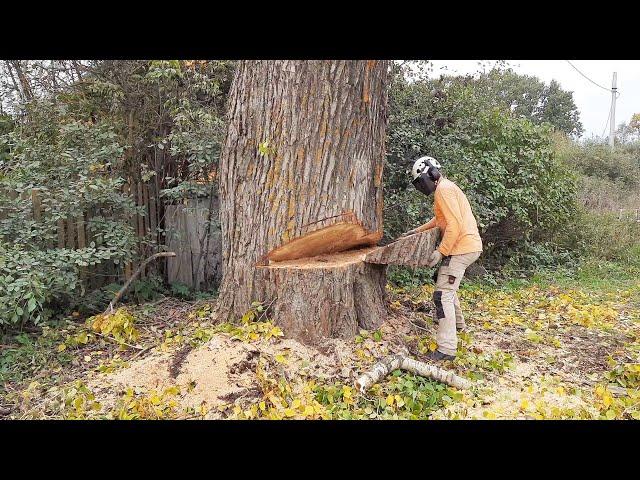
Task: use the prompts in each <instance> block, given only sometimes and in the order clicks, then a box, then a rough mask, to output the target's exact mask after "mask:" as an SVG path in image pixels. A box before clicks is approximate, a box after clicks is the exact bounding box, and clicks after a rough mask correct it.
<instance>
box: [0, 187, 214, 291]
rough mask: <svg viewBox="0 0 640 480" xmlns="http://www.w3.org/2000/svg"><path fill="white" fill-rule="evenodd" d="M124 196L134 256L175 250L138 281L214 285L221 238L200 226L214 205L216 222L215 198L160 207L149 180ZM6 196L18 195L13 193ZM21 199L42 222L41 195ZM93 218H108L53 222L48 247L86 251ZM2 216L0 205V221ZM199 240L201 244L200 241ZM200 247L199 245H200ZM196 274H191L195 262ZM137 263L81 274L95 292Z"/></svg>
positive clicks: (108, 265) (127, 189)
mask: <svg viewBox="0 0 640 480" xmlns="http://www.w3.org/2000/svg"><path fill="white" fill-rule="evenodd" d="M124 193H125V194H127V195H129V196H130V197H131V198H132V199H133V200H134V202H135V204H136V206H138V207H141V213H136V214H134V215H130V216H129V218H127V219H126V221H128V222H130V225H131V227H132V228H133V231H134V232H135V235H136V238H137V239H138V254H139V257H140V259H141V260H143V259H144V258H147V257H148V256H150V255H152V254H153V253H156V252H157V251H158V250H159V247H158V246H159V245H166V246H167V248H168V249H169V250H171V251H174V252H176V254H177V256H176V257H175V258H170V259H168V260H165V261H159V262H156V263H155V264H152V265H149V266H148V267H146V270H147V271H146V272H142V273H141V276H140V278H145V277H146V276H147V275H149V274H150V273H155V274H158V275H161V276H162V277H163V278H165V280H167V281H169V282H170V283H171V282H181V283H184V284H186V285H189V286H191V287H194V286H196V285H197V286H199V287H200V288H211V287H216V286H217V285H218V284H219V282H220V279H221V266H220V264H221V258H222V256H221V252H220V250H221V237H220V231H219V229H215V228H214V229H211V230H210V232H209V233H210V235H209V239H207V238H205V237H204V233H205V225H206V223H207V221H208V220H209V215H208V211H209V206H213V209H214V210H213V213H212V216H213V218H215V219H217V215H218V210H217V208H218V202H217V198H214V199H212V200H211V199H208V198H203V199H198V200H195V199H194V200H189V201H187V202H186V203H185V204H180V205H165V204H164V202H163V201H162V199H161V197H160V196H159V191H158V190H157V187H156V185H155V184H154V182H153V181H151V182H132V181H130V182H128V183H126V184H125V186H124ZM11 196H12V197H13V198H14V199H15V198H17V197H18V194H17V193H16V192H13V194H11ZM21 198H22V199H24V200H25V201H30V203H31V204H32V205H33V220H35V221H36V222H38V221H41V220H42V216H43V215H44V209H43V206H42V198H41V193H40V191H39V190H38V189H37V188H34V189H32V190H30V191H27V192H24V193H23V194H22V195H21ZM95 216H104V217H106V218H108V217H109V216H110V214H109V213H107V212H104V214H103V212H100V211H88V212H84V213H83V214H82V215H79V216H78V217H75V218H66V219H60V220H58V222H57V242H56V240H53V241H49V242H48V245H47V247H48V248H54V247H56V248H68V249H81V248H85V247H87V246H88V245H90V243H91V242H92V241H93V238H92V237H91V232H90V231H89V230H88V229H87V223H88V222H89V221H90V219H91V218H93V217H95ZM3 218H6V212H3V210H2V208H1V206H0V220H2V219H3ZM203 240H204V241H203ZM201 245H203V246H204V247H203V246H201ZM198 263H199V267H198V268H197V271H198V272H197V275H194V274H193V272H194V271H195V270H194V269H195V266H196V264H198ZM137 266H138V265H137V264H136V263H134V262H130V263H127V264H125V265H124V266H117V265H113V264H112V263H111V262H105V264H103V265H100V266H99V267H91V268H86V269H83V271H82V272H81V275H82V277H83V279H84V280H85V281H86V282H87V285H88V286H89V288H98V287H101V286H103V285H106V284H108V283H111V282H114V281H118V280H121V279H124V280H125V281H126V280H128V279H129V278H130V277H131V274H132V273H133V272H134V271H135V269H136V268H137Z"/></svg>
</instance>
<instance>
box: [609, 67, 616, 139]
mask: <svg viewBox="0 0 640 480" xmlns="http://www.w3.org/2000/svg"><path fill="white" fill-rule="evenodd" d="M617 79H618V74H617V72H613V81H612V83H611V118H610V125H609V146H610V147H611V148H613V146H614V141H615V131H616V96H617V95H618V92H617V88H616V80H617Z"/></svg>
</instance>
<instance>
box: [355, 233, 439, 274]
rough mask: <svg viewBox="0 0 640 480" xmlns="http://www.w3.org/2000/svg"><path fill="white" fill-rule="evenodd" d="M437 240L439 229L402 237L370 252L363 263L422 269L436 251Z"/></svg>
mask: <svg viewBox="0 0 640 480" xmlns="http://www.w3.org/2000/svg"><path fill="white" fill-rule="evenodd" d="M439 238H440V229H439V228H433V229H431V230H427V231H426V232H421V233H416V234H413V235H410V236H408V237H402V238H399V239H398V240H396V241H394V242H393V243H390V244H389V245H386V246H384V247H379V248H376V249H375V250H372V251H371V253H368V254H367V256H366V257H365V261H366V262H368V263H381V264H385V265H406V266H408V267H424V266H427V265H428V264H429V256H430V255H431V253H433V251H434V250H435V249H436V243H437V242H438V239H439Z"/></svg>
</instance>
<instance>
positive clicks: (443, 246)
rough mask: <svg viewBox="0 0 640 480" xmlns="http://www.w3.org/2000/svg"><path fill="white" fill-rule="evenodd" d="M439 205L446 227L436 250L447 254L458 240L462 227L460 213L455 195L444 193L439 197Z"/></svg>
mask: <svg viewBox="0 0 640 480" xmlns="http://www.w3.org/2000/svg"><path fill="white" fill-rule="evenodd" d="M440 207H441V208H442V213H443V214H444V219H445V220H446V222H447V228H446V230H445V232H444V236H443V237H442V241H441V242H440V246H439V247H438V251H439V252H440V253H442V255H444V256H447V255H449V254H450V253H451V250H452V249H453V247H454V246H455V244H456V243H457V242H458V237H459V236H460V230H461V228H462V214H461V213H460V205H458V200H457V198H456V197H455V195H453V194H451V193H445V194H443V195H442V197H440Z"/></svg>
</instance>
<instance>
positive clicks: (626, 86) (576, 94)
mask: <svg viewBox="0 0 640 480" xmlns="http://www.w3.org/2000/svg"><path fill="white" fill-rule="evenodd" d="M483 62H484V64H485V65H488V66H487V67H485V68H486V69H490V68H491V66H492V65H493V64H494V63H495V60H485V61H483ZM571 63H572V64H573V65H575V66H576V67H577V68H578V69H579V70H580V71H581V72H582V73H583V74H585V75H586V76H587V77H589V78H590V79H591V80H593V81H594V82H596V83H597V84H599V85H602V86H603V87H607V88H611V80H612V77H613V72H617V74H618V82H617V86H618V93H619V94H620V96H619V97H618V99H617V101H616V126H617V125H619V124H620V123H622V122H627V123H629V120H630V119H631V116H632V115H633V114H634V113H640V60H571ZM432 64H433V72H432V74H431V75H432V76H439V75H440V74H441V73H448V74H461V75H464V74H466V73H474V72H477V71H482V67H481V66H480V65H479V61H478V60H433V61H432ZM507 65H508V66H510V67H512V68H513V69H514V70H515V71H516V72H517V73H521V74H526V75H535V76H536V77H538V78H539V79H540V80H543V81H544V82H545V83H547V84H548V83H549V82H550V81H551V80H556V81H557V82H558V83H560V85H561V87H562V88H563V89H564V90H567V91H570V92H573V99H574V101H575V102H576V106H577V107H578V110H579V111H580V121H581V122H582V126H583V127H584V133H583V136H582V138H590V137H591V136H601V135H602V133H603V130H604V128H605V124H606V123H607V118H608V117H609V109H610V107H611V92H610V91H609V92H607V91H605V90H603V89H601V88H599V87H597V86H595V85H594V84H593V83H591V82H589V81H588V80H587V79H586V78H584V77H583V76H581V75H580V74H579V73H578V72H577V71H575V70H574V69H573V68H572V67H571V65H569V63H567V61H566V60H508V61H507ZM608 134H609V126H608V124H607V128H606V132H605V136H606V135H608Z"/></svg>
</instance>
